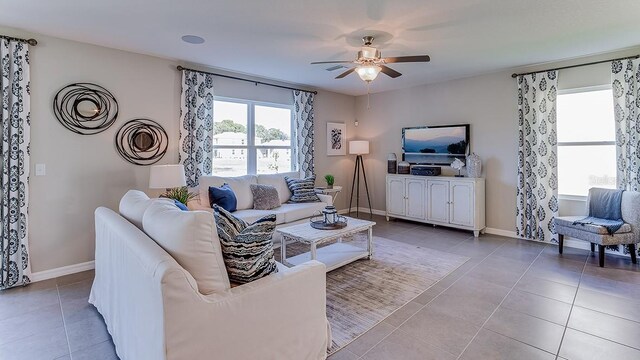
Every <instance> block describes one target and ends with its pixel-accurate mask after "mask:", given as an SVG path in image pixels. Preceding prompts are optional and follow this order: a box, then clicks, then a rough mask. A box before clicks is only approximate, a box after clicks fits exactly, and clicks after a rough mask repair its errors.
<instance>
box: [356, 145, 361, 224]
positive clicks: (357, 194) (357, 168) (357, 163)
mask: <svg viewBox="0 0 640 360" xmlns="http://www.w3.org/2000/svg"><path fill="white" fill-rule="evenodd" d="M361 162H362V156H360V155H358V156H356V174H358V182H356V217H360V163H361Z"/></svg>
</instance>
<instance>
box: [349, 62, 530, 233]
mask: <svg viewBox="0 0 640 360" xmlns="http://www.w3.org/2000/svg"><path fill="white" fill-rule="evenodd" d="M516 109H517V107H516V93H515V83H514V81H513V79H511V77H510V76H509V73H506V72H505V73H498V74H491V75H485V76H478V77H473V78H468V79H462V80H455V81H449V82H445V83H440V84H435V85H428V86H420V87H415V88H411V89H404V90H396V91H391V92H384V93H379V94H373V95H371V98H370V108H369V109H367V98H366V96H360V97H358V99H357V100H356V116H357V117H358V120H359V126H358V137H361V138H363V139H370V140H371V154H370V155H368V156H366V157H365V166H366V168H367V175H368V178H369V179H372V181H371V183H370V184H369V185H370V190H371V193H372V194H375V196H374V198H373V200H372V201H373V207H374V209H379V210H384V209H385V196H384V194H385V176H386V172H387V164H386V162H387V160H386V159H387V154H388V153H390V152H393V153H396V154H397V155H398V158H399V159H400V156H401V134H402V128H403V127H407V126H421V125H447V124H465V123H468V124H471V150H472V151H474V152H476V153H477V154H478V155H480V157H481V158H482V165H483V170H482V171H483V176H484V177H486V179H487V181H486V203H487V210H488V211H487V226H488V227H492V228H498V229H505V230H512V229H513V228H514V223H515V221H514V220H513V218H514V215H513V204H515V196H516V191H515V185H516V182H515V180H516V179H515V174H516V162H517V159H516V151H515V150H512V149H515V148H516V147H517V136H514V135H515V134H516V133H517V122H516V121H514V114H515V113H516ZM451 171H452V169H450V168H443V173H449V174H453V172H451Z"/></svg>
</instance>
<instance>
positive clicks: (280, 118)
mask: <svg viewBox="0 0 640 360" xmlns="http://www.w3.org/2000/svg"><path fill="white" fill-rule="evenodd" d="M254 112H255V115H254V116H255V122H256V137H255V139H256V140H255V144H256V145H265V146H291V110H290V109H283V108H277V107H271V106H261V105H256V106H255V110H254ZM287 171H288V170H287Z"/></svg>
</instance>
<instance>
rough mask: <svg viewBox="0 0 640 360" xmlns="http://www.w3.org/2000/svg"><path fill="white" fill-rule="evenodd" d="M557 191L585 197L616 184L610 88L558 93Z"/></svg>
mask: <svg viewBox="0 0 640 360" xmlns="http://www.w3.org/2000/svg"><path fill="white" fill-rule="evenodd" d="M557 111H558V114H557V116H558V124H557V125H558V193H559V194H560V195H565V196H567V195H568V196H586V195H587V194H588V192H589V188H591V187H603V188H611V189H613V188H615V187H616V141H615V140H616V136H615V120H614V113H613V95H612V93H611V88H610V87H595V88H583V89H572V90H568V91H561V92H560V93H559V95H558V103H557Z"/></svg>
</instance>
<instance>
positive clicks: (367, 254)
mask: <svg viewBox="0 0 640 360" xmlns="http://www.w3.org/2000/svg"><path fill="white" fill-rule="evenodd" d="M375 224H376V223H375V222H373V221H368V220H361V219H354V218H350V217H347V226H346V227H344V228H342V229H338V230H319V229H315V228H312V227H311V224H310V223H308V222H307V223H304V224H298V225H292V226H287V227H283V228H280V229H276V231H277V232H279V233H280V235H281V246H280V251H281V255H282V257H281V261H282V263H283V264H285V265H287V266H290V267H291V266H295V265H299V264H302V263H304V262H306V261H309V260H318V261H320V262H322V263H324V264H325V265H326V266H327V272H329V271H331V270H334V269H337V268H339V267H341V266H344V265H346V264H349V263H352V262H354V261H356V260H358V259H364V258H367V259H371V256H372V255H373V225H375ZM363 231H366V232H367V235H368V239H367V248H366V249H363V248H360V247H358V246H355V245H352V244H347V243H343V242H342V239H343V238H344V237H347V236H350V235H354V234H357V233H359V232H363ZM334 240H338V242H336V243H334V244H331V245H327V246H323V247H321V248H318V245H319V244H324V243H327V242H330V241H334ZM287 241H289V242H299V243H302V244H306V245H309V247H310V250H309V252H306V253H302V254H299V255H296V256H293V257H291V258H288V259H287Z"/></svg>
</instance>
